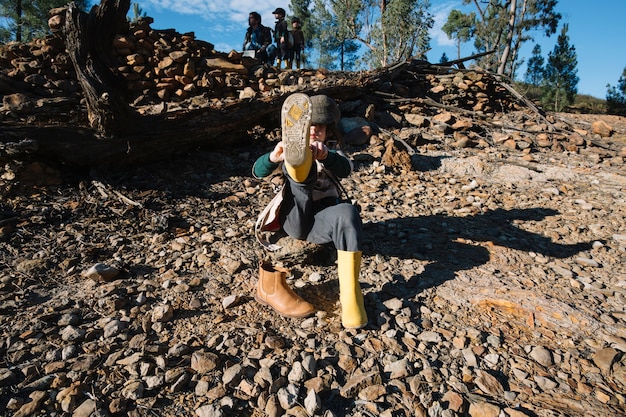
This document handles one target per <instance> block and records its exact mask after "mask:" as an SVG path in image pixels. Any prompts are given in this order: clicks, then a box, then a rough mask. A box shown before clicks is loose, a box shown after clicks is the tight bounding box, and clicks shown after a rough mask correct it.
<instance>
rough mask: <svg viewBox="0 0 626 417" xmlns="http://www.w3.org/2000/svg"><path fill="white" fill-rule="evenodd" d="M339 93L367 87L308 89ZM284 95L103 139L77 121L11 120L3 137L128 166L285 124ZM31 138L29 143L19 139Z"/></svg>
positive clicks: (99, 163) (61, 157)
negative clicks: (17, 122) (36, 123)
mask: <svg viewBox="0 0 626 417" xmlns="http://www.w3.org/2000/svg"><path fill="white" fill-rule="evenodd" d="M302 91H303V92H305V93H310V94H327V95H329V96H332V97H335V98H337V99H343V100H348V99H355V98H358V97H359V96H360V95H361V94H363V91H362V90H361V89H359V88H355V87H354V86H346V85H344V86H333V87H329V88H326V89H322V90H315V91H312V90H302ZM282 102H283V97H282V96H279V97H275V98H264V99H255V100H252V101H238V102H235V103H232V104H230V105H227V106H224V107H223V108H220V109H216V108H209V107H206V108H199V109H195V110H181V111H178V112H170V113H164V114H156V115H145V116H141V117H137V118H135V120H134V122H133V126H132V131H131V132H130V133H126V134H118V135H115V136H110V137H107V138H106V139H103V138H102V136H101V135H100V134H99V131H97V130H92V129H88V128H85V127H72V126H47V127H42V126H5V127H3V128H2V134H1V135H0V142H4V143H13V144H15V145H13V146H14V147H16V148H17V149H16V152H19V148H20V147H22V148H24V149H25V151H27V153H29V154H32V155H36V156H37V157H38V158H41V159H45V160H49V161H60V162H62V163H65V164H67V165H71V166H74V167H77V168H89V167H116V166H117V167H124V166H133V165H137V164H144V163H148V162H154V161H157V160H160V159H164V158H168V157H170V156H173V155H180V154H184V153H187V152H190V151H193V150H195V149H198V148H201V147H207V146H210V147H214V148H220V147H228V146H237V145H241V144H244V143H246V142H249V140H250V139H249V136H248V133H247V132H248V130H249V129H250V128H251V127H254V126H257V125H264V124H267V123H268V122H269V123H271V124H272V125H274V126H278V125H279V124H280V120H279V115H280V108H281V106H282ZM21 141H26V142H27V144H26V145H19V143H20V142H21Z"/></svg>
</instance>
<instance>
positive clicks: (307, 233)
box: [280, 163, 363, 252]
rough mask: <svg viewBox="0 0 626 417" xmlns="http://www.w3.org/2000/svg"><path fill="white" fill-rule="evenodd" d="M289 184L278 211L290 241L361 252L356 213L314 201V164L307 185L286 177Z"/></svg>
mask: <svg viewBox="0 0 626 417" xmlns="http://www.w3.org/2000/svg"><path fill="white" fill-rule="evenodd" d="M285 177H286V178H287V180H288V183H287V185H286V188H285V196H284V200H283V204H282V206H281V209H280V223H281V224H282V225H283V230H284V231H285V232H286V233H287V234H288V235H289V236H291V237H293V238H295V239H299V240H306V241H307V242H311V243H316V244H324V243H328V242H333V244H334V245H335V248H336V249H337V250H342V251H347V252H360V251H361V238H362V235H363V225H362V223H361V217H360V215H359V211H358V209H357V208H356V207H355V206H353V205H352V204H349V203H339V204H336V202H332V203H330V204H332V205H328V204H329V202H328V201H327V200H326V201H324V200H322V201H315V202H314V201H313V197H312V196H313V185H314V184H315V181H316V179H317V171H316V170H315V163H314V164H313V169H311V173H310V174H309V176H308V178H307V179H306V181H304V182H302V183H299V182H296V181H294V180H292V179H291V178H290V177H289V175H285Z"/></svg>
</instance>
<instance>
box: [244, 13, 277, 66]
mask: <svg viewBox="0 0 626 417" xmlns="http://www.w3.org/2000/svg"><path fill="white" fill-rule="evenodd" d="M248 25H249V26H248V29H247V30H246V36H245V37H244V40H243V50H244V51H254V52H255V58H257V59H260V60H261V61H263V62H267V60H268V54H267V47H268V46H269V45H270V44H271V43H272V31H271V29H270V28H268V27H267V26H263V25H262V24H261V15H260V14H259V13H257V12H250V14H249V15H248Z"/></svg>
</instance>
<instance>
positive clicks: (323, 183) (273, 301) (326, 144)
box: [252, 93, 367, 328]
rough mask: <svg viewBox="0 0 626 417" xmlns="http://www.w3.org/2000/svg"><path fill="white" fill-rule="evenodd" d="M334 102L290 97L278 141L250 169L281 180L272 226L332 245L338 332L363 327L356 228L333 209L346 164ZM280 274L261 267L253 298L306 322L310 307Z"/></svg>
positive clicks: (345, 209) (355, 215)
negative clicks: (275, 222)
mask: <svg viewBox="0 0 626 417" xmlns="http://www.w3.org/2000/svg"><path fill="white" fill-rule="evenodd" d="M339 119H340V111H339V107H338V106H337V103H336V102H335V101H334V100H333V99H332V98H330V97H328V96H325V95H316V96H312V97H309V96H307V95H306V94H302V93H295V94H292V95H290V96H289V97H287V99H286V100H285V102H284V103H283V106H282V110H281V120H282V140H281V141H280V142H279V143H278V144H277V145H276V146H275V147H274V149H273V150H272V151H271V152H268V153H266V154H264V155H262V156H260V157H259V158H258V159H257V160H256V162H255V163H254V166H253V168H252V173H253V175H254V176H255V177H256V178H264V177H267V176H269V175H270V174H271V173H273V172H274V171H275V170H276V169H278V168H280V169H281V170H282V173H283V175H284V176H285V179H286V184H285V188H284V189H283V191H282V196H283V200H282V204H281V205H280V211H279V214H278V219H279V223H280V225H281V227H282V229H283V231H284V232H286V233H287V234H288V235H289V236H291V237H293V238H295V239H299V240H306V241H308V242H311V243H316V244H325V243H329V242H332V243H333V244H334V246H335V248H336V249H337V265H338V266H337V268H338V276H339V300H340V303H341V322H342V324H343V326H344V327H346V328H362V327H364V326H365V325H367V314H366V312H365V307H364V302H363V294H362V292H361V287H360V285H359V281H358V279H359V273H360V267H361V240H362V233H363V232H362V230H363V228H362V223H361V218H360V215H359V211H358V209H357V208H356V207H355V206H354V205H352V204H350V203H343V202H340V200H339V197H340V195H341V192H340V190H339V189H338V188H339V185H338V181H339V178H345V177H347V176H348V175H350V173H351V172H352V162H351V161H350V160H349V159H348V157H347V156H346V155H345V154H344V153H343V152H342V151H341V150H340V149H339V139H340V137H339V129H337V123H338V122H339ZM286 273H287V271H286V270H283V269H280V268H277V267H273V266H271V265H266V264H263V265H261V267H260V275H259V282H258V286H257V292H256V299H257V300H258V301H259V302H260V303H262V304H265V305H269V306H271V307H272V308H273V309H274V310H275V311H276V312H277V313H279V314H281V315H283V316H286V317H307V316H309V315H311V314H313V313H314V312H315V308H314V307H313V306H312V305H311V304H310V303H308V302H307V301H305V300H303V299H302V298H301V297H299V296H298V295H297V294H296V293H295V292H294V291H293V290H291V288H289V287H288V286H287V283H286V280H285V278H286Z"/></svg>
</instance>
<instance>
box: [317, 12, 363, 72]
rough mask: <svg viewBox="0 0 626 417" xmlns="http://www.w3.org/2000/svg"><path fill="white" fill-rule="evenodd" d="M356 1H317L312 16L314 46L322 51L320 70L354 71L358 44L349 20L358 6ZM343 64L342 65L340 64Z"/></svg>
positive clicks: (320, 53)
mask: <svg viewBox="0 0 626 417" xmlns="http://www.w3.org/2000/svg"><path fill="white" fill-rule="evenodd" d="M357 3H358V2H356V1H353V0H338V1H324V0H315V1H314V5H313V13H312V15H311V26H312V27H313V30H312V32H313V39H312V43H313V46H314V48H315V49H317V51H318V54H319V55H318V66H320V67H324V68H328V69H331V70H332V69H337V68H339V69H341V70H342V71H343V70H346V69H354V66H355V64H356V53H357V51H358V49H359V48H358V44H357V43H356V42H355V41H354V39H353V38H352V36H351V31H350V28H348V26H347V25H346V22H347V21H348V20H347V19H344V20H340V19H339V18H338V16H340V15H343V16H344V17H345V16H346V13H349V8H350V7H352V6H354V5H355V4H357ZM348 16H349V15H348ZM337 60H339V62H337Z"/></svg>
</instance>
